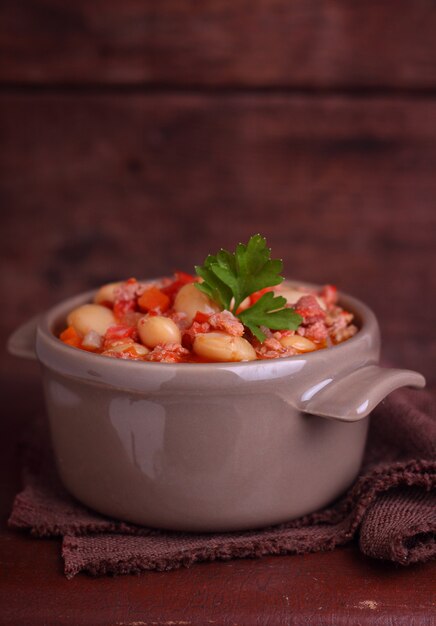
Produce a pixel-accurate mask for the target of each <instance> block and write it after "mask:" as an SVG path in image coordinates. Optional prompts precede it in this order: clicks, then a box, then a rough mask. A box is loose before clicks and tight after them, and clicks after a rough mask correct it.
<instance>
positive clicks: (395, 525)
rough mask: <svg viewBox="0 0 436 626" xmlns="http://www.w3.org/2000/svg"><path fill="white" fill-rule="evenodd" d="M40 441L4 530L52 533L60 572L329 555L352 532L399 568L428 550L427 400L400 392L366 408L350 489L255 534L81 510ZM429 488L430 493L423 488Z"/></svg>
mask: <svg viewBox="0 0 436 626" xmlns="http://www.w3.org/2000/svg"><path fill="white" fill-rule="evenodd" d="M46 440H47V437H46V436H45V435H43V436H41V435H40V439H39V441H40V444H39V446H38V445H36V446H35V445H33V446H32V447H31V448H28V449H27V455H26V461H25V471H24V483H25V487H24V490H23V491H22V492H21V493H20V494H19V495H18V496H17V497H16V499H15V502H14V505H13V511H12V514H11V517H10V520H9V524H10V526H11V527H14V528H25V529H28V530H30V532H31V533H32V534H33V535H35V536H37V537H51V536H62V538H63V543H62V555H63V558H64V561H65V574H66V576H67V577H68V578H72V577H73V576H74V575H75V574H77V573H78V572H80V571H86V572H89V573H91V574H94V575H101V574H127V573H133V572H140V571H143V570H153V569H154V570H169V569H173V568H177V567H180V566H182V565H184V566H187V567H188V566H189V565H191V564H192V563H194V562H195V561H213V560H215V559H232V558H242V557H260V556H263V555H268V554H292V553H303V552H316V551H319V550H332V549H333V548H335V547H336V546H339V545H343V544H345V543H347V542H349V541H351V540H352V539H353V538H354V537H357V536H359V545H360V549H361V551H362V552H363V553H364V554H367V555H369V556H371V557H374V558H379V559H388V560H391V561H394V562H396V563H400V564H402V565H408V564H410V563H416V562H423V561H426V560H428V559H430V558H432V557H433V556H434V555H435V554H436V541H435V533H436V492H435V491H434V488H435V486H436V454H435V452H436V403H435V398H434V397H432V396H431V395H429V394H427V393H425V392H422V391H421V392H413V391H409V390H401V391H397V392H395V393H394V394H392V395H391V396H390V397H389V398H388V399H387V400H385V401H384V402H383V403H382V404H381V405H379V407H377V409H376V410H375V411H374V412H373V416H372V419H371V428H370V433H369V439H368V445H367V449H366V454H365V459H364V464H363V467H362V471H361V473H360V476H359V478H358V479H357V481H356V482H355V484H354V486H353V487H352V488H351V489H350V490H349V491H348V492H347V493H346V494H345V495H344V496H343V497H342V498H341V499H339V500H338V501H336V502H335V503H334V504H332V505H331V506H330V507H329V508H327V509H324V510H322V511H319V512H317V513H313V514H311V515H307V516H305V517H303V518H300V519H298V520H294V521H291V522H288V523H285V524H280V525H279V526H270V527H268V528H265V529H262V530H254V531H246V532H232V533H210V534H209V533H207V534H206V533H204V534H191V533H180V532H168V531H161V530H156V529H150V528H143V527H139V526H135V525H133V524H126V523H123V522H119V521H116V520H113V519H108V518H106V517H103V516H101V515H99V514H97V513H94V512H92V511H90V510H89V509H87V508H85V507H84V506H82V505H81V504H79V503H78V502H77V501H76V500H74V499H73V498H72V497H71V496H69V495H68V494H67V493H66V492H65V490H64V489H63V488H62V486H61V485H60V483H59V481H58V479H57V477H56V472H55V470H54V468H53V463H52V460H51V458H50V455H49V454H47V450H45V449H44V446H43V445H42V444H41V442H42V441H46ZM432 489H433V491H432Z"/></svg>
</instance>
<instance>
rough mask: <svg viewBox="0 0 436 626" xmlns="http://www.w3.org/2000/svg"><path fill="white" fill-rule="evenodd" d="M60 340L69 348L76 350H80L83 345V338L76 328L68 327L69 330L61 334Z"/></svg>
mask: <svg viewBox="0 0 436 626" xmlns="http://www.w3.org/2000/svg"><path fill="white" fill-rule="evenodd" d="M59 339H60V340H61V341H63V342H64V343H66V344H68V345H69V346H74V347H75V348H80V344H81V343H82V338H81V337H80V335H79V333H78V332H77V330H76V329H75V328H74V326H68V328H66V329H65V330H64V331H63V332H61V334H60V335H59Z"/></svg>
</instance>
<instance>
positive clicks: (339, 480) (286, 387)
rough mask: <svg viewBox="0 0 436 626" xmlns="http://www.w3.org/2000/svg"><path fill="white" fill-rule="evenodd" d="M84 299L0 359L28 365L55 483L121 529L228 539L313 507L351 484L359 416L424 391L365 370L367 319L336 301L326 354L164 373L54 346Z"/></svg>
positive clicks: (371, 321) (17, 338)
mask: <svg viewBox="0 0 436 626" xmlns="http://www.w3.org/2000/svg"><path fill="white" fill-rule="evenodd" d="M294 284H295V283H294ZM92 295H93V293H85V294H82V295H80V296H77V297H75V298H71V299H69V300H66V301H64V302H63V303H62V304H60V305H58V306H56V307H54V308H53V309H51V310H50V311H49V312H48V313H46V314H44V315H42V316H40V317H39V318H38V319H37V320H32V321H31V322H29V323H28V324H27V325H25V326H24V327H22V328H20V329H19V330H18V331H16V332H15V333H14V335H13V336H12V337H11V338H10V341H9V350H10V352H11V353H13V354H15V355H17V356H24V357H31V358H35V357H36V358H37V359H38V360H39V361H40V363H41V366H42V375H43V381H44V389H45V397H46V402H47V410H48V415H49V418H50V425H51V433H52V440H53V447H54V451H55V455H56V460H57V465H58V468H59V473H60V476H61V478H62V481H63V482H64V485H65V487H66V488H67V489H68V490H69V491H70V492H71V493H72V494H73V495H74V496H75V497H76V498H77V499H78V500H80V501H81V502H83V503H84V504H86V505H87V506H89V507H91V508H92V509H95V510H96V511H99V512H100V513H103V514H106V515H109V516H113V517H116V518H119V519H122V520H126V521H130V522H135V523H137V524H142V525H145V526H154V527H159V528H167V529H174V530H184V531H230V530H237V529H250V528H259V527H262V526H267V525H270V524H278V523H281V522H285V521H287V520H291V519H293V518H296V517H299V516H301V515H304V514H306V513H309V512H312V511H315V510H317V509H319V508H321V507H324V506H325V505H327V504H328V503H329V502H331V501H332V500H334V499H335V498H337V497H338V496H339V495H340V494H341V493H343V492H344V491H345V490H346V489H347V488H348V487H349V486H350V485H351V484H352V482H353V480H354V479H355V478H356V476H357V474H358V471H359V468H360V465H361V461H362V456H363V451H364V446H365V441H366V434H367V430H368V424H369V417H368V416H369V413H370V412H371V410H372V409H373V408H374V407H375V406H376V405H377V404H378V403H379V402H380V401H381V400H383V398H384V397H385V396H386V395H387V394H389V393H390V392H391V391H393V390H394V389H396V388H398V387H402V386H405V385H411V386H414V387H423V386H424V384H425V381H424V378H423V376H421V375H420V374H418V373H416V372H412V371H409V370H396V369H386V368H380V367H379V366H378V360H379V349H380V341H379V328H378V324H377V321H376V318H375V316H374V314H373V313H372V312H371V310H370V309H368V308H367V307H366V306H365V305H364V304H362V303H361V302H359V301H358V300H356V299H354V298H351V297H348V296H343V297H342V298H341V305H342V306H344V307H345V308H346V309H348V310H351V311H353V313H354V314H355V316H356V319H357V323H358V324H359V326H360V330H359V332H358V333H357V334H356V335H355V336H354V337H353V338H352V339H349V340H348V341H346V342H344V343H342V344H340V345H338V346H335V347H333V348H328V349H325V350H320V351H317V352H312V353H308V354H305V355H301V356H293V357H289V358H284V359H273V360H265V361H251V362H247V363H210V364H196V363H193V364H189V363H186V364H185V363H181V364H180V363H179V364H167V363H149V362H141V361H139V362H138V361H125V360H119V359H111V358H107V357H102V356H100V355H94V354H91V353H88V352H84V351H82V350H77V349H75V348H72V347H70V346H67V345H65V344H64V343H62V342H61V341H60V340H59V339H57V338H56V336H55V333H56V332H58V331H59V330H60V329H61V328H62V327H63V326H64V322H65V318H66V316H67V313H68V312H69V311H71V310H72V309H73V308H75V307H77V306H78V305H80V304H83V303H85V302H87V301H90V300H91V298H92ZM392 428H395V424H392Z"/></svg>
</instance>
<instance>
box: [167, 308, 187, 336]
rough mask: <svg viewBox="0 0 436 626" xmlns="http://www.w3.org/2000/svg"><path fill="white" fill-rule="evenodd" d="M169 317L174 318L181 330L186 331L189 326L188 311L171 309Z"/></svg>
mask: <svg viewBox="0 0 436 626" xmlns="http://www.w3.org/2000/svg"><path fill="white" fill-rule="evenodd" d="M167 317H169V318H170V319H172V320H173V322H174V323H175V324H177V326H178V327H179V328H180V330H182V331H184V330H186V328H187V327H188V322H187V317H188V316H187V315H186V313H182V312H181V311H175V310H174V309H171V310H170V311H169V312H168V313H167Z"/></svg>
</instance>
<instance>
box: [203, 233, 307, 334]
mask: <svg viewBox="0 0 436 626" xmlns="http://www.w3.org/2000/svg"><path fill="white" fill-rule="evenodd" d="M270 255H271V251H270V249H269V248H268V247H267V245H266V240H265V238H264V237H262V236H261V235H253V237H251V238H250V240H249V242H248V243H247V244H246V245H245V244H242V243H240V244H238V245H237V247H236V250H235V252H234V253H233V254H232V253H231V252H227V250H220V251H219V252H218V253H217V254H216V255H209V256H208V257H207V258H206V260H205V262H204V264H203V265H202V266H196V267H195V271H196V273H197V275H198V276H200V277H201V278H202V279H203V282H202V283H195V286H196V287H197V289H200V291H203V292H204V293H205V294H207V295H208V296H209V297H210V298H211V299H212V300H215V302H217V303H218V304H219V305H220V306H222V307H223V308H224V309H227V310H229V311H232V313H234V314H235V315H237V317H239V319H240V320H241V322H242V323H243V324H244V325H245V326H246V327H247V328H249V329H250V330H251V332H252V333H253V334H254V335H255V336H256V337H257V339H259V341H263V340H264V339H265V333H263V332H262V330H261V328H260V327H261V326H266V327H267V328H270V329H272V330H284V329H289V330H295V329H296V328H298V326H299V325H300V324H301V322H302V318H301V316H300V315H298V314H297V313H295V311H294V310H293V309H290V308H285V307H286V299H285V298H283V296H274V294H273V293H272V292H267V293H265V294H264V295H263V296H262V297H261V298H260V299H259V300H258V301H257V302H256V303H255V304H253V305H252V306H251V307H249V308H247V309H245V310H243V311H241V312H240V313H239V314H237V313H236V311H237V310H238V308H239V305H240V304H241V302H243V301H244V300H245V298H247V297H248V296H250V295H251V294H253V293H255V292H256V291H259V290H261V289H265V287H273V286H275V285H279V284H280V283H281V282H282V281H283V277H282V276H280V273H281V271H282V268H283V264H282V261H281V260H280V259H271V258H270Z"/></svg>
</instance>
